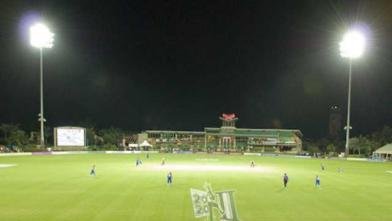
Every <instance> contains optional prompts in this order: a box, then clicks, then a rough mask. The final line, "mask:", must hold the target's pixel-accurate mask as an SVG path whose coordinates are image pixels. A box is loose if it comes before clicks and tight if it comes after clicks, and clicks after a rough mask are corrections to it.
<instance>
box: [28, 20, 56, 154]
mask: <svg viewBox="0 0 392 221" xmlns="http://www.w3.org/2000/svg"><path fill="white" fill-rule="evenodd" d="M53 37H54V34H53V33H52V32H50V30H49V28H48V27H47V26H45V25H44V24H42V23H37V24H35V25H33V26H32V27H30V44H31V46H33V47H36V48H39V49H40V102H41V105H40V114H39V121H40V122H41V139H40V141H41V142H40V144H41V147H44V146H45V140H44V122H45V118H44V98H43V56H42V49H43V48H52V47H53Z"/></svg>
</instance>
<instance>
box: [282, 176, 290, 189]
mask: <svg viewBox="0 0 392 221" xmlns="http://www.w3.org/2000/svg"><path fill="white" fill-rule="evenodd" d="M288 182H289V176H287V173H285V174H284V175H283V186H284V188H286V187H287V183H288Z"/></svg>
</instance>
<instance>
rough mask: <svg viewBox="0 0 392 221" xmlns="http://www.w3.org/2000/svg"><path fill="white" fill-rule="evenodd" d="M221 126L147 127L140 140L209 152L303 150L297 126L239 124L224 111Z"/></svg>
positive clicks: (173, 148)
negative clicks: (197, 128) (198, 128)
mask: <svg viewBox="0 0 392 221" xmlns="http://www.w3.org/2000/svg"><path fill="white" fill-rule="evenodd" d="M220 120H221V121H222V126H221V127H206V128H204V131H172V130H146V131H143V132H141V133H139V134H138V138H137V142H138V143H139V144H140V143H142V142H143V141H148V142H149V143H150V144H151V145H152V148H153V149H155V150H162V151H165V150H166V151H176V150H178V151H193V152H196V151H206V152H243V151H247V152H274V153H282V152H284V153H299V152H300V151H301V150H302V136H303V135H302V133H301V131H300V130H297V129H294V130H291V129H249V128H237V127H236V126H235V123H236V121H237V120H238V118H237V117H236V115H235V114H222V116H221V117H220Z"/></svg>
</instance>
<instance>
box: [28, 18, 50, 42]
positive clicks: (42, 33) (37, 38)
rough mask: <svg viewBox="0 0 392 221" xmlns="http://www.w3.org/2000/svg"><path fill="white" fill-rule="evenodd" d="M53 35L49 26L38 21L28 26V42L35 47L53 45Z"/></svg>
mask: <svg viewBox="0 0 392 221" xmlns="http://www.w3.org/2000/svg"><path fill="white" fill-rule="evenodd" d="M53 36H54V34H53V33H52V32H50V30H49V28H48V27H46V26H45V25H43V24H41V23H38V24H35V25H34V26H32V27H31V28H30V44H31V45H32V46H33V47H36V48H51V47H53Z"/></svg>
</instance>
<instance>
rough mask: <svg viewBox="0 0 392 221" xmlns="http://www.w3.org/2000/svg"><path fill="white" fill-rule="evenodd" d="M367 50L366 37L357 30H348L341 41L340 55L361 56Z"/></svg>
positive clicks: (345, 56)
mask: <svg viewBox="0 0 392 221" xmlns="http://www.w3.org/2000/svg"><path fill="white" fill-rule="evenodd" d="M364 51H365V37H364V35H363V34H362V33H361V32H359V31H356V30H352V31H349V32H347V33H346V34H345V35H344V36H343V40H342V41H341V42H340V55H341V56H342V57H344V58H350V59H353V58H359V57H361V55H362V54H363V52H364Z"/></svg>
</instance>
